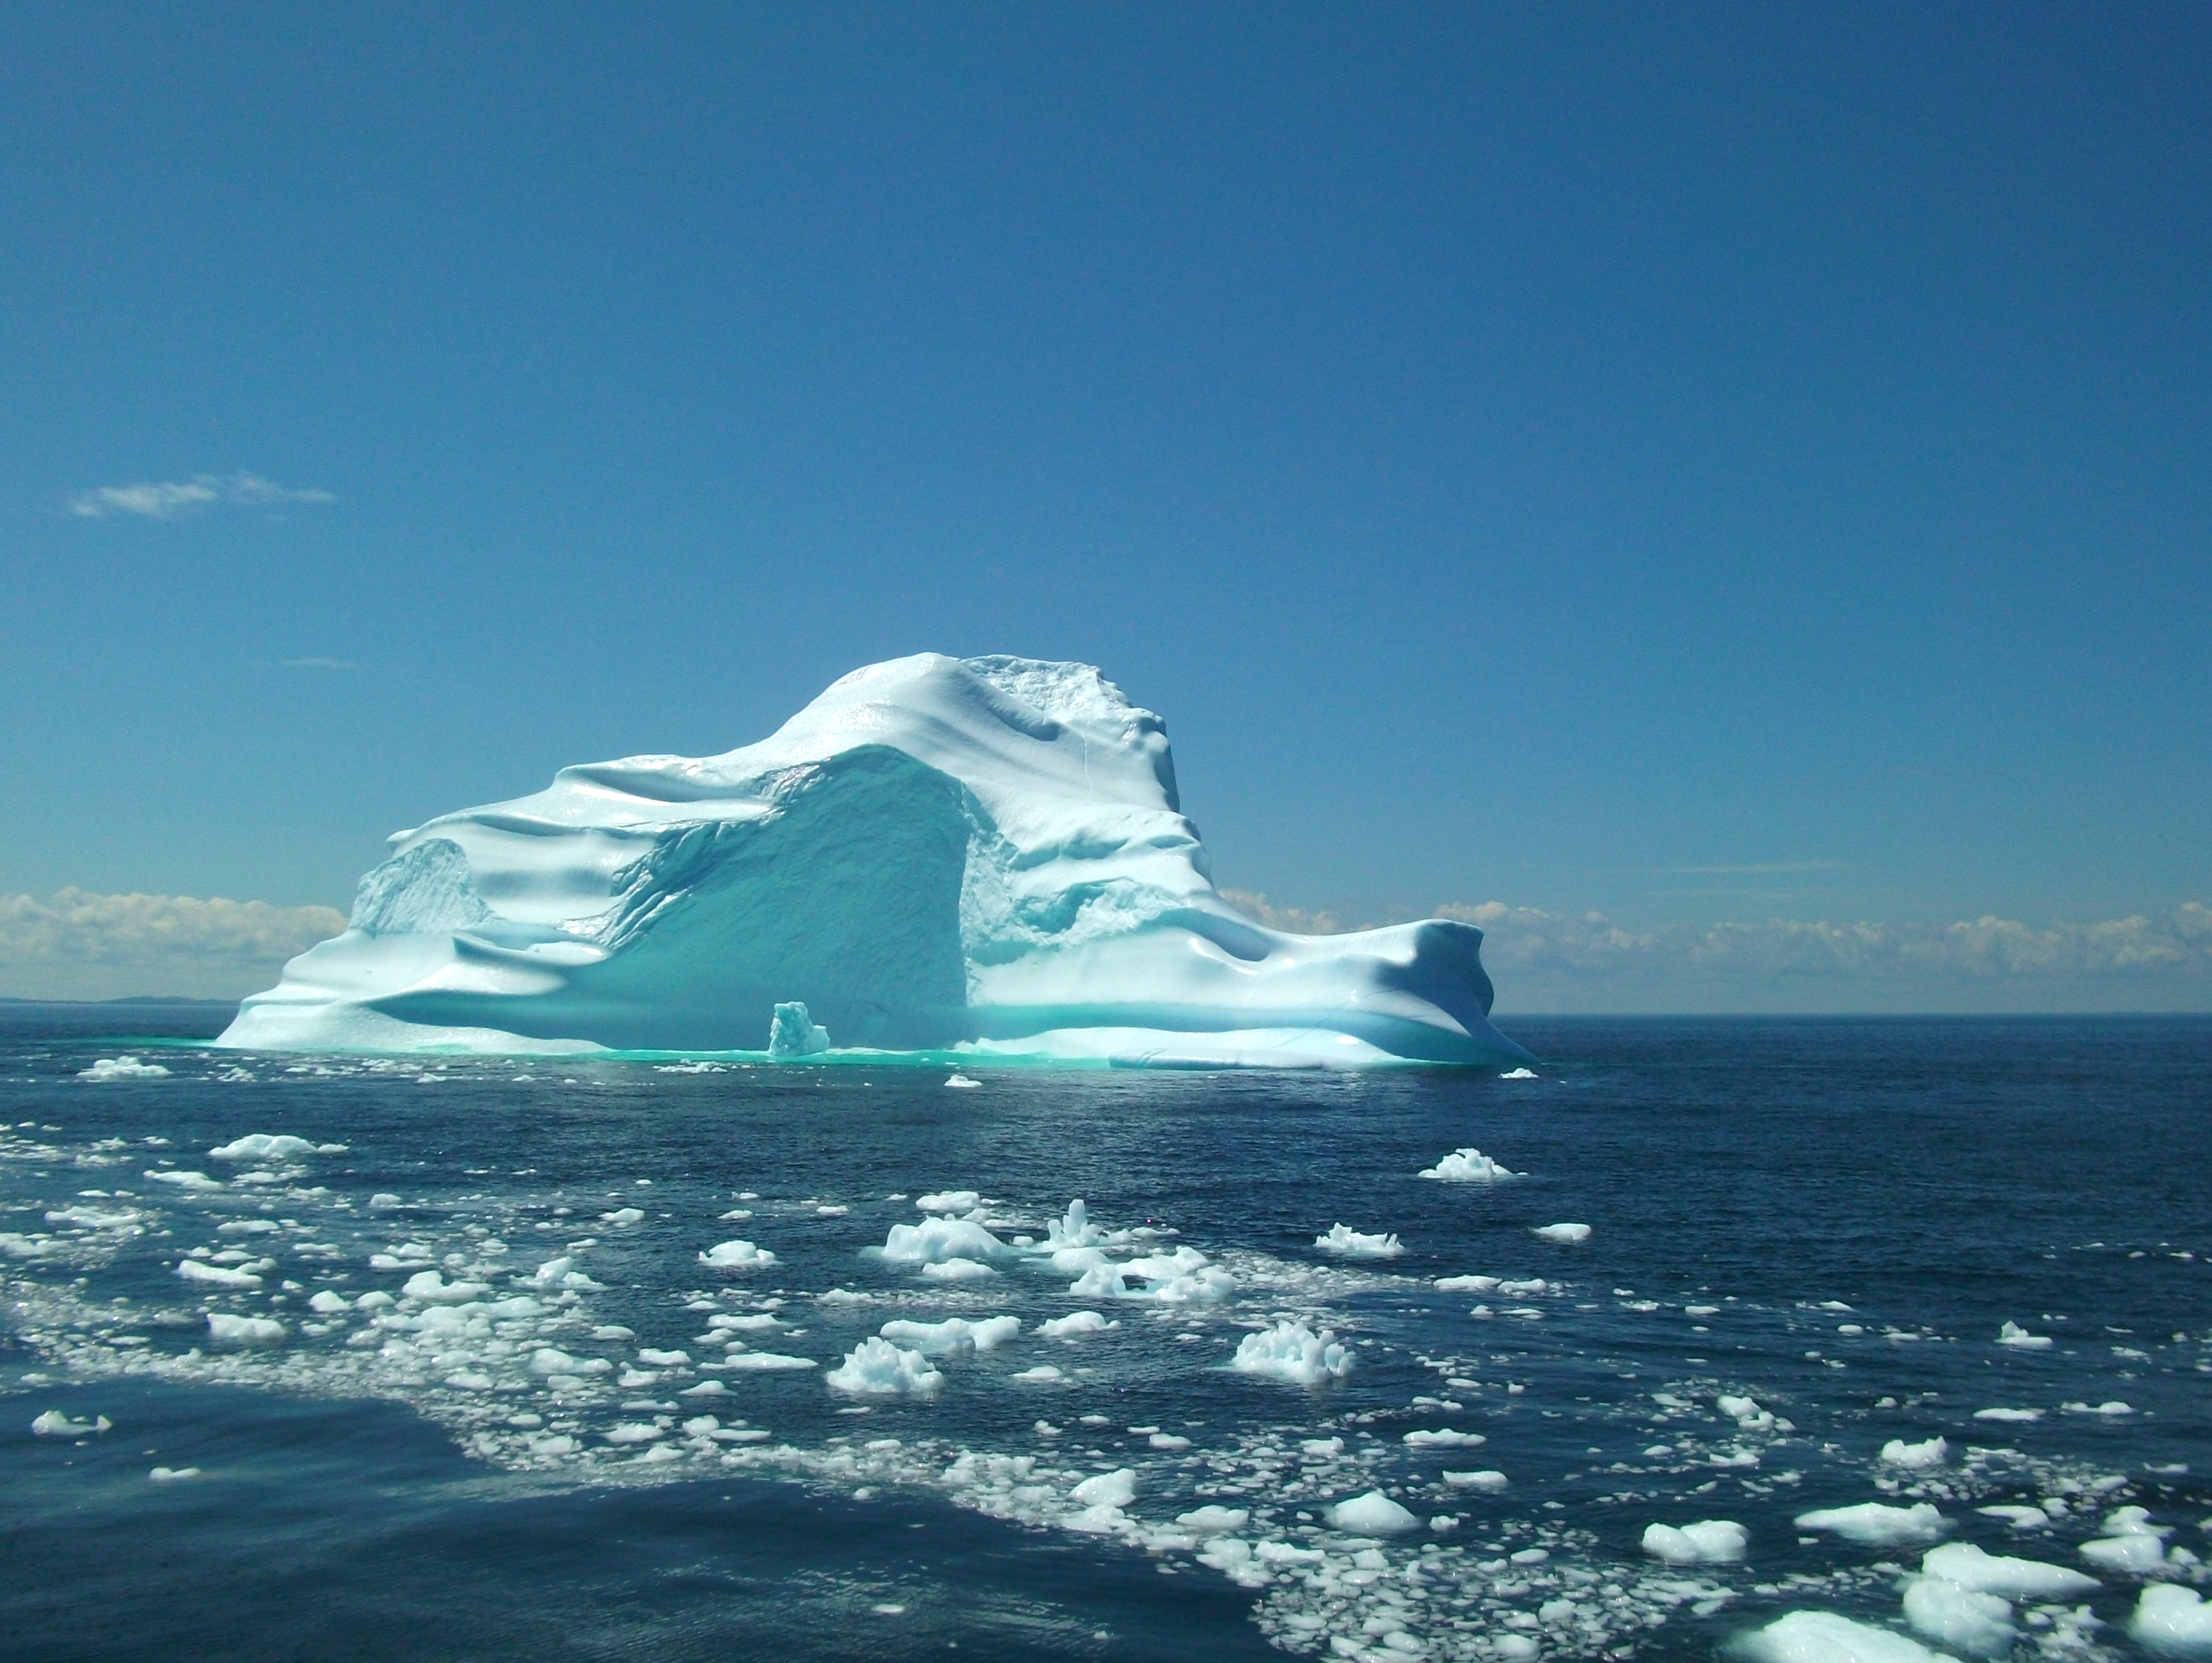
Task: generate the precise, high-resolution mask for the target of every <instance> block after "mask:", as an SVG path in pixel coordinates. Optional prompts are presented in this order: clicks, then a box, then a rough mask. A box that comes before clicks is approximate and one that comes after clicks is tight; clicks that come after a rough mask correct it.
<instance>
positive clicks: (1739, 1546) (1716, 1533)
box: [1644, 1519, 1751, 1565]
mask: <svg viewBox="0 0 2212 1663" xmlns="http://www.w3.org/2000/svg"><path fill="white" fill-rule="evenodd" d="M1750 1540H1751V1537H1750V1533H1749V1532H1747V1531H1746V1530H1745V1529H1744V1527H1743V1526H1741V1525H1739V1524H1737V1523H1736V1522H1735V1520H1732V1519H1705V1520H1699V1522H1698V1523H1696V1524H1694V1525H1683V1526H1680V1527H1679V1528H1677V1527H1676V1526H1673V1525H1656V1524H1655V1525H1651V1526H1648V1527H1646V1529H1645V1530H1644V1552H1646V1553H1648V1554H1650V1556H1652V1557H1653V1558H1654V1559H1661V1560H1664V1561H1665V1562H1667V1563H1668V1564H1670V1565H1732V1564H1734V1563H1735V1562H1736V1561H1737V1560H1739V1559H1741V1558H1742V1557H1743V1556H1744V1550H1745V1549H1746V1548H1747V1546H1748V1545H1749V1544H1750Z"/></svg>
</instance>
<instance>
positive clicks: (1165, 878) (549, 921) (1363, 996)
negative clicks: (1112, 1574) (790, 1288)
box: [217, 653, 1533, 1068]
mask: <svg viewBox="0 0 2212 1663" xmlns="http://www.w3.org/2000/svg"><path fill="white" fill-rule="evenodd" d="M391 841H392V855H391V857H390V858H389V859H387V860H386V861H385V862H383V864H381V865H380V866H378V867H377V868H374V870H373V871H371V872H369V873H368V874H367V875H366V876H365V877H363V878H362V880H361V883H360V886H359V888H358V890H357V892H356V896H355V899H354V906H353V912H352V916H351V918H350V920H349V923H348V925H347V928H346V929H345V931H344V933H343V934H342V935H338V936H337V937H335V938H334V939H332V940H331V941H325V942H323V943H321V944H320V945H319V946H317V947H312V948H310V949H309V950H308V951H307V952H306V953H302V954H301V955H300V956H299V957H298V958H296V959H293V960H292V961H291V962H290V963H289V965H287V966H285V968H284V972H283V979H282V980H281V981H280V982H279V983H278V984H277V985H276V987H274V988H272V989H270V990H268V991H266V992H264V993H259V994H256V995H255V996H252V998H250V999H248V1000H246V1002H245V1004H244V1006H243V1007H242V1008H240V1012H239V1014H238V1016H237V1019H236V1020H234V1022H232V1024H231V1025H230V1026H229V1028H228V1030H227V1031H226V1032H225V1033H223V1035H222V1039H220V1040H219V1041H218V1042H217V1043H218V1044H219V1045H224V1046H228V1047H230V1048H233V1049H241V1050H244V1049H251V1050H263V1051H387V1052H392V1051H399V1052H404V1051H475V1052H482V1053H487V1054H494V1055H512V1054H526V1053H539V1054H560V1053H565V1052H578V1051H675V1052H682V1053H689V1054H696V1053H700V1052H730V1051H738V1052H750V1053H755V1054H757V1053H759V1052H761V1051H762V1050H763V1047H766V1048H768V1049H769V1050H770V1051H773V1052H774V1053H775V1055H776V1056H778V1057H810V1058H813V1059H816V1060H824V1059H830V1060H834V1058H835V1057H836V1056H837V1055H838V1054H839V1051H838V1049H836V1048H842V1049H844V1050H845V1051H864V1052H866V1053H867V1054H869V1055H872V1056H875V1057H880V1056H882V1054H883V1053H884V1052H886V1051H903V1052H909V1053H913V1052H920V1053H925V1054H936V1055H937V1056H939V1057H942V1056H943V1055H944V1054H945V1053H952V1054H955V1055H957V1056H958V1057H961V1058H963V1060H964V1059H966V1058H970V1057H974V1058H985V1059H1026V1060H1032V1061H1040V1062H1052V1063H1110V1064H1121V1065H1155V1066H1180V1067H1200V1068H1203V1067H1235V1066H1277V1067H1282V1066H1303V1067H1316V1066H1318V1067H1337V1068H1358V1067H1364V1066H1370V1065H1375V1064H1387V1063H1474V1064H1506V1063H1522V1062H1525V1061H1529V1060H1533V1059H1531V1058H1529V1057H1528V1053H1527V1052H1525V1051H1522V1048H1521V1047H1520V1046H1518V1045H1515V1044H1514V1043H1513V1042H1512V1041H1511V1040H1510V1039H1507V1038H1506V1037H1505V1036H1504V1034H1502V1033H1499V1032H1498V1030H1497V1029H1496V1028H1494V1027H1493V1026H1491V1023H1490V1020H1489V1014H1490V1008H1491V1002H1492V989H1491V984H1490V978H1488V976H1487V975H1486V974H1485V972H1484V971H1483V968H1482V960H1481V951H1480V950H1481V945H1482V932H1481V931H1480V929H1475V928H1474V926H1472V925H1469V924H1465V923H1455V922H1449V921H1446V920H1443V919H1434V918H1432V919H1427V920H1425V921H1422V922H1420V923H1405V924H1395V925H1391V926H1389V927H1388V928H1385V929H1369V930H1360V931H1356V932H1353V933H1352V934H1348V935H1291V934H1286V933H1285V932H1282V931H1279V930H1273V929H1264V928H1262V927H1261V925H1259V924H1257V923H1254V922H1253V921H1252V920H1250V919H1249V918H1247V917H1244V916H1243V914H1242V913H1240V912H1238V911H1237V909H1236V908H1235V907H1234V906H1232V905H1230V904H1229V902H1227V901H1226V900H1225V899H1223V897H1222V896H1221V894H1220V892H1218V890H1216V889H1215V887H1214V886H1213V882H1212V877H1211V875H1210V870H1209V867H1208V863H1207V859H1206V850H1205V848H1204V847H1203V845H1202V844H1200V840H1199V834H1198V828H1197V827H1196V826H1195V825H1194V824H1193V823H1192V822H1191V821H1190V819H1188V818H1187V817H1186V816H1185V815H1184V813H1183V812H1182V801H1181V798H1180V796H1179V795H1178V792H1177V789H1176V773H1175V763H1174V758H1173V757H1172V755H1171V753H1170V750H1169V746H1168V739H1167V732H1166V728H1165V726H1164V723H1163V722H1161V720H1160V718H1159V717H1158V716H1155V715H1154V714H1152V712H1151V711H1149V710H1142V709H1139V707H1137V706H1136V705H1134V704H1131V703H1130V702H1129V701H1128V699H1127V697H1124V696H1123V694H1122V692H1121V690H1120V689H1119V688H1118V687H1116V686H1115V685H1113V684H1112V683H1111V682H1109V681H1108V680H1107V679H1105V678H1104V677H1103V676H1102V675H1101V674H1100V673H1099V672H1098V671H1097V670H1096V669H1093V668H1091V667H1090V666H1088V665H1082V664H1054V663H1045V662H1041V661H1036V660H1032V659H1024V658H1004V657H992V658H969V659H960V658H949V657H945V656H944V655H939V654H934V653H925V654H921V655H916V656H914V657H910V658H902V659H896V660H893V661H890V662H888V663H883V664H876V665H871V666H869V667H866V668H864V669H860V670H856V671H854V672H853V673H851V674H850V675H848V676H846V677H844V678H843V679H841V680H839V681H838V682H836V684H835V685H832V686H831V687H830V688H829V690H828V691H826V692H824V693H823V694H822V696H821V697H818V698H817V699H816V700H815V701H814V702H813V703H812V704H809V705H808V706H807V707H806V708H805V710H801V711H800V712H799V714H798V715H797V716H793V718H792V719H791V720H790V721H789V722H786V723H785V724H784V725H783V727H782V728H780V729H779V730H777V732H776V733H775V734H773V735H772V736H770V737H769V738H768V739H766V740H762V741H760V742H759V743H758V744H756V745H750V746H744V747H742V748H740V749H738V750H735V751H731V752H726V753H724V754H723V755H720V756H714V757H706V758H690V757H677V756H636V757H630V758H624V759H623V760H619V761H615V762H605V763H588V764H580V765H577V766H574V767H569V768H564V769H562V770H561V771H560V772H559V773H558V774H556V776H555V777H554V779H553V783H551V784H550V786H548V787H547V788H546V789H544V790H543V791H540V792H538V793H537V794H535V795H531V796H526V797H520V798H517V799H515V800H513V801H507V802H501V803H495V804H492V805H490V806H489V807H481V808H469V809H463V810H461V811H459V812H458V813H450V814H445V815H441V816H440V817H439V818H437V819H433V820H430V821H428V822H427V823H426V824H424V825H420V826H416V827H415V828H414V829H412V830H410V831H402V832H398V833H396V834H394V836H393V838H392V840H391ZM772 1030H773V1033H774V1035H775V1042H774V1044H773V1045H771V1044H770V1034H771V1031H772ZM833 1036H834V1038H833Z"/></svg>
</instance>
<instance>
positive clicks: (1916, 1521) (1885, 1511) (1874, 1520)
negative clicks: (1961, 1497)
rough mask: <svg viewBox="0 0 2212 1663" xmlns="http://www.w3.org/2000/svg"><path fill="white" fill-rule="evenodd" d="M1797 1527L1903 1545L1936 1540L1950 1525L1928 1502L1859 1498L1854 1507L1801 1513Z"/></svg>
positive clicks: (1855, 1539) (1861, 1541)
mask: <svg viewBox="0 0 2212 1663" xmlns="http://www.w3.org/2000/svg"><path fill="white" fill-rule="evenodd" d="M1796 1526H1797V1528H1798V1529H1800V1530H1815V1531H1826V1532H1828V1533H1829V1534H1831V1535H1834V1536H1840V1537H1842V1538H1844V1540H1845V1541H1847V1542H1857V1544H1860V1545H1861V1546H1862V1547H1878V1548H1887V1547H1905V1546H1910V1545H1912V1544H1917V1543H1922V1542H1934V1541H1937V1540H1940V1539H1941V1538H1942V1535H1943V1533H1944V1532H1946V1531H1948V1530H1949V1529H1950V1528H1951V1524H1950V1520H1948V1519H1946V1518H1944V1516H1943V1515H1942V1514H1940V1513H1938V1512H1937V1511H1936V1508H1935V1505H1934V1503H1932V1502H1914V1503H1913V1504H1912V1505H1911V1507H1891V1506H1889V1505H1888V1504H1887V1502H1860V1503H1859V1504H1858V1505H1857V1506H1856V1507H1844V1508H1820V1509H1818V1510H1816V1511H1814V1512H1812V1513H1801V1514H1798V1515H1797V1518H1796Z"/></svg>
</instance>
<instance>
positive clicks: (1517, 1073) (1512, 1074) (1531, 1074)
mask: <svg viewBox="0 0 2212 1663" xmlns="http://www.w3.org/2000/svg"><path fill="white" fill-rule="evenodd" d="M1498 1078H1499V1079H1500V1080H1534V1078H1536V1070H1535V1069H1506V1070H1505V1072H1504V1073H1503V1074H1501V1075H1498Z"/></svg>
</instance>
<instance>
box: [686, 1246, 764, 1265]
mask: <svg viewBox="0 0 2212 1663" xmlns="http://www.w3.org/2000/svg"><path fill="white" fill-rule="evenodd" d="M699 1263H700V1264H704V1265H706V1266H708V1268H709V1269H711V1270H758V1269H760V1268H761V1267H763V1265H769V1264H775V1254H774V1253H771V1252H769V1251H768V1249H766V1248H765V1247H757V1246H754V1245H753V1244H752V1243H751V1242H750V1241H724V1242H718V1243H717V1244H716V1245H715V1246H712V1247H709V1248H708V1250H707V1251H706V1252H703V1253H702V1254H700V1255H699Z"/></svg>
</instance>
